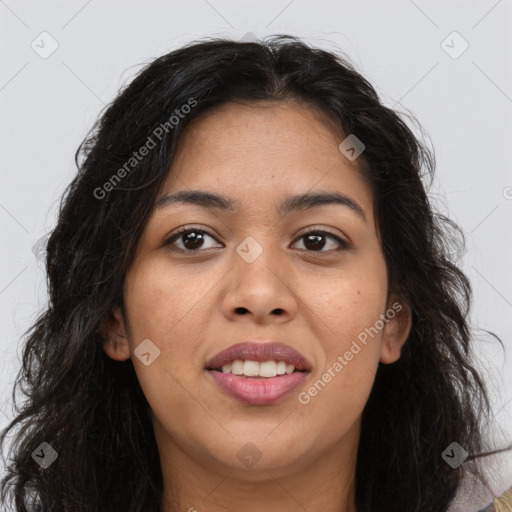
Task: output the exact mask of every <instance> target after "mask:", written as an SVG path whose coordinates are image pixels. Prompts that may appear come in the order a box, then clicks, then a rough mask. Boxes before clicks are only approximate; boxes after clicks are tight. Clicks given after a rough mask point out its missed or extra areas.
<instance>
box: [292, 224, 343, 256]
mask: <svg viewBox="0 0 512 512" xmlns="http://www.w3.org/2000/svg"><path fill="white" fill-rule="evenodd" d="M326 238H330V239H331V240H334V241H335V242H336V244H338V246H339V247H338V248H336V247H335V248H334V249H332V248H331V250H334V251H343V250H345V249H348V248H349V244H348V243H347V242H345V241H344V240H342V239H341V238H340V237H339V236H337V235H335V234H333V233H330V232H329V231H325V230H320V229H315V230H311V231H308V232H306V233H303V234H302V235H301V236H300V237H299V238H298V240H302V239H304V246H305V249H306V250H309V251H313V252H329V251H328V250H326V251H322V249H323V248H324V247H325V246H326V242H325V239H326ZM322 239H324V240H322Z"/></svg>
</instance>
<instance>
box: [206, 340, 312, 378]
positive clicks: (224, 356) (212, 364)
mask: <svg viewBox="0 0 512 512" xmlns="http://www.w3.org/2000/svg"><path fill="white" fill-rule="evenodd" d="M236 359H242V360H248V361H249V360H250V361H258V362H263V361H271V360H274V361H284V362H285V363H286V364H292V365H293V366H295V369H296V370H306V371H311V364H310V363H309V361H308V360H307V359H306V358H305V357H304V356H303V355H302V354H300V353H299V352H297V351H296V350H295V349H293V348H292V347H290V346H288V345H286V344H284V343H277V342H274V341H272V342H267V343H262V342H254V341H244V342H242V343H237V344H235V345H231V346H230V347H228V348H227V349H225V350H223V351H222V352H219V353H218V354H217V355H216V356H214V357H213V358H212V359H210V360H209V361H208V362H207V363H206V368H207V369H209V370H215V369H217V368H220V367H222V366H223V365H225V364H228V363H232V362H233V361H235V360H236Z"/></svg>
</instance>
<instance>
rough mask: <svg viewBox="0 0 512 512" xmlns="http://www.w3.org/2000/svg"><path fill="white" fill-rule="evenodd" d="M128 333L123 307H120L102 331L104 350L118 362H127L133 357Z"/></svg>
mask: <svg viewBox="0 0 512 512" xmlns="http://www.w3.org/2000/svg"><path fill="white" fill-rule="evenodd" d="M126 332H127V330H126V325H125V320H124V315H123V312H122V309H121V307H120V306H118V307H117V308H116V309H115V310H114V311H113V312H112V314H111V316H110V318H108V319H107V321H106V322H105V324H104V325H103V326H102V329H101V334H102V336H103V350H104V351H105V353H106V354H107V355H108V356H109V357H111V358H112V359H115V360H116V361H126V360H127V359H129V358H130V356H131V351H130V345H129V344H128V336H127V334H126Z"/></svg>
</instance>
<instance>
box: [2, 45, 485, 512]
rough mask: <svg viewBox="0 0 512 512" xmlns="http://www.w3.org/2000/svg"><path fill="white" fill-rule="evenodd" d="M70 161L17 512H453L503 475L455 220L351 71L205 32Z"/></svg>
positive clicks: (421, 152)
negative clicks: (456, 255) (30, 510)
mask: <svg viewBox="0 0 512 512" xmlns="http://www.w3.org/2000/svg"><path fill="white" fill-rule="evenodd" d="M76 160H77V166H78V168H79V173H78V175H77V177H76V178H75V179H74V181H73V182H72V183H71V185H70V186H69V188H68V190H67V193H66V194H65V197H64V199H63V202H62V206H61V211H60V216H59V219H58V223H57V226H56V228H55V229H54V231H53V232H52V234H51V236H50V238H49V241H48V247H47V271H48V278H49V305H48V309H47V310H46V311H45V312H44V313H43V314H42V316H41V317H40V318H39V319H38V321H37V323H36V324H35V325H34V326H33V329H32V330H31V332H30V335H29V337H28V340H27V344H26V347H25V351H24V358H23V369H22V372H21V373H20V376H19V382H20V384H21V383H23V384H24V386H25V389H26V393H27V396H28V398H29V401H28V402H27V404H26V405H25V406H24V408H23V410H22V411H21V412H20V414H19V416H18V417H17V418H15V419H14V420H13V422H12V423H11V424H10V425H9V426H8V428H7V429H6V431H4V436H5V434H6V433H7V431H9V430H10V429H11V428H13V427H14V426H15V425H20V426H21V425H23V430H21V431H20V433H19V434H18V436H17V437H16V440H15V443H14V444H13V446H14V448H13V452H14V457H13V462H12V464H11V465H10V467H9V472H8V474H7V476H6V477H5V478H4V481H3V483H4V486H5V487H4V498H5V497H6V494H7V493H6V491H7V489H10V488H12V494H13V496H14V502H15V504H16V507H17V509H18V510H20V511H22V512H25V511H26V510H27V507H28V506H29V504H31V503H36V502H39V503H40V505H41V507H42V510H59V511H68V510H73V511H120V510H123V511H127V512H128V511H133V512H135V511H140V512H142V511H144V512H149V511H155V512H156V511H159V512H160V511H162V512H163V511H165V512H171V511H172V512H174V511H178V510H183V511H185V510H188V511H189V512H192V511H194V510H197V511H206V510H207V511H214V512H215V511H220V510H239V509H241V508H242V507H244V509H246V510H250V511H254V512H259V511H263V510H265V511H270V512H272V511H278V510H279V511H280V512H287V511H295V510H310V511H317V510H329V511H337V512H338V511H344V512H353V511H358V512H370V511H371V512H375V511H385V512H387V511H401V512H403V511H408V512H414V511H416V512H420V511H421V512H427V511H445V510H447V509H448V507H449V506H450V504H451V503H452V502H453V499H454V497H455V495H456V492H457V490H458V489H459V487H460V485H461V482H462V481H463V478H464V476H465V475H468V474H472V475H476V476H478V477H479V478H483V476H482V475H480V473H479V469H478V466H477V457H478V455H479V454H481V453H482V451H483V449H484V446H483V440H482V433H481V423H483V420H485V418H486V417H487V414H488V412H489V408H488V407H489V404H488V400H487V395H486V391H485V387H484V384H483V382H482V380H481V377H480V376H479V374H478V372H477V371H476V369H475V367H474V366H473V362H472V358H471V350H470V348H471V347H470V332H469V328H468V323H467V319H466V316H467V312H468V308H469V301H470V284H469V282H468V280H467V278H466V277H465V275H464V274H463V273H462V272H461V271H460V270H459V268H458V267H457V266H456V265H455V264H453V263H452V262H451V261H450V258H449V254H450V251H451V249H452V248H451V247H450V245H449V243H448V241H449V240H451V239H452V238H453V235H454V234H457V233H458V231H457V227H456V226H455V225H454V224H453V223H451V222H450V221H449V220H448V219H446V218H444V217H442V216H440V215H436V214H435V213H434V212H433V211H432V209H431V206H430V204H429V201H428V198H427V195H426V192H425V184H424V183H423V182H422V177H423V176H424V175H427V177H429V176H428V175H431V174H432V173H433V169H434V158H433V156H432V154H431V153H430V152H429V151H428V150H427V149H426V148H425V147H424V146H423V145H422V144H421V143H420V142H419V141H418V140H417V139H416V138H415V137H414V135H413V134H412V132H411V131H410V129H409V128H408V127H407V126H406V125H405V123H404V122H403V121H402V120H401V119H400V118H399V117H398V116H397V114H396V113H395V112H393V111H392V110H390V109H389V108H386V107H385V106H383V105H382V104H381V103H380V101H379V99H378V97H377V94H376V92H375V91H374V89H373V88H372V86H371V85H370V84H369V83H368V82H367V81H366V80H365V79H364V78H363V77H361V76H360V75H359V74H358V73H357V72H356V71H355V70H354V69H353V68H352V66H351V65H350V64H349V63H348V62H347V61H345V60H343V59H342V58H340V57H337V56H335V55H333V54H330V53H328V52H326V51H323V50H319V49H314V48H311V47H308V46H307V45H305V44H304V43H302V42H301V41H299V40H298V39H296V38H291V37H286V36H279V37H274V38H271V39H269V40H267V41H266V42H264V43H263V42H262V43H261V44H259V43H254V42H251V43H238V42H233V41H227V40H209V41H203V42H196V43H193V44H190V45H188V46H186V47H184V48H181V49H179V50H176V51H174V52H171V53H169V54H168V55H164V56H163V57H161V58H159V59H156V60H155V61H154V62H153V63H152V64H151V65H149V66H148V67H146V68H145V69H144V70H143V71H142V72H141V73H140V74H139V75H138V76H137V77H136V78H135V79H134V80H133V82H132V83H131V84H130V85H129V86H128V87H127V88H125V89H124V90H123V91H122V92H121V93H120V94H119V96H118V97H117V98H116V99H115V101H114V102H113V103H112V104H111V105H110V106H109V107H108V108H107V110H106V111H105V112H104V113H103V115H102V117H101V119H100V120H99V121H98V123H97V124H96V126H95V127H94V129H93V131H92V133H91V134H90V136H89V137H88V138H87V139H86V140H85V141H84V143H83V144H82V146H81V148H80V149H79V151H78V152H77V158H76ZM430 177H431V176H430ZM454 230H455V231H454ZM450 236H451V237H452V238H450ZM32 498H34V499H32Z"/></svg>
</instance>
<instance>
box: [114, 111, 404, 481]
mask: <svg viewBox="0 0 512 512" xmlns="http://www.w3.org/2000/svg"><path fill="white" fill-rule="evenodd" d="M344 138H345V137H344V136H343V135H342V134H340V133H338V132H337V131H336V130H335V129H334V128H333V127H332V126H330V125H329V124H328V123H327V122H326V120H325V119H323V118H322V117H321V116H320V114H319V113H318V112H316V111H315V110H313V109H312V107H308V106H305V105H303V104H300V103H295V102H286V103H264V104H263V103H262V104H260V105H258V106H256V105H252V106H247V105H245V106H244V105H239V104H228V105H224V106H222V107H219V108H217V109H216V110H215V111H213V112H211V113H209V114H208V115H206V116H205V117H202V118H199V119H196V120H195V121H194V122H193V123H192V124H190V125H189V126H188V127H187V130H186V131H185V133H184V136H183V138H182V139H181V143H180V146H179V150H178V153H177V155H176V158H175V160H174V162H173V164H172V167H171V169H170V172H169V175H168V178H167V181H166V183H165V186H164V187H163V188H162V189H161V191H160V194H159V204H158V206H156V207H155V210H154V213H153V214H152V216H151V217H150V219H149V221H148V223H147V226H146V228H145V231H144V232H143V235H142V237H141V239H140V241H139V244H138V249H137V256H136V258H135V260H134V262H133V264H132V266H131V268H130V270H129V272H128V274H127V276H126V281H125V288H124V300H125V304H124V311H123V312H121V310H120V309H117V310H116V311H115V314H114V318H115V325H114V327H113V328H112V330H111V334H110V337H109V339H108V340H107V341H106V342H105V345H104V349H105V351H106V352H107V354H108V355H109V356H110V357H112V358H114V359H118V360H124V359H127V358H129V357H131V359H132V361H133V364H134V367H135V371H136V373H137V376H138V379H139V381H140V384H141V387H142V389H143V391H144V393H145V396H146V398H147V400H148V402H149V404H150V406H151V409H152V414H153V421H154V426H155V433H156V435H157V441H158V444H159V449H160V450H161V451H162V450H163V449H164V447H165V450H167V451H169V452H173V451H174V453H180V454H181V455H180V456H181V457H187V458H189V459H190V460H195V461H197V462H198V463H201V465H202V466H203V467H211V468H216V469H219V468H223V469H227V470H230V471H238V472H240V473H241V474H245V475H247V478H258V475H261V474H263V473H264V472H267V471H273V473H272V474H273V475H278V474H286V473H287V472H289V471H291V470H292V468H293V469H294V470H295V469H297V468H301V467H306V466H307V465H308V464H311V463H312V461H316V460H318V459H319V458H321V457H324V456H325V454H328V453H331V454H340V453H343V452H344V453H352V454H354V453H355V451H354V450H355V447H356V446H357V442H358V434H359V420H360V416H361V414H362V411H363V408H364V406H365V403H366V401H367V399H368V396H369V393H370V390H371V388H372V385H373V382H374V376H375V373H376V370H377V366H378V363H379V361H382V362H383V363H392V362H394V361H396V360H397V359H398V357H399V355H400V348H401V346H402V344H403V342H404V341H405V339H406V337H407V335H408V332H409V328H410V322H409V320H408V319H407V318H406V319H405V320H404V311H405V309H406V308H405V306H403V305H402V304H400V303H398V302H397V298H396V297H394V296H393V295H390V296H389V297H388V278H387V270H386V265H385V260H384V256H383V253H382V249H381V244H380V240H379V234H378V232H377V229H376V224H375V218H374V211H373V197H372V192H371V189H370V187H369V185H368V184H367V182H366V181H365V179H364V178H363V177H362V176H361V175H360V174H359V172H358V170H357V167H356V164H357V159H356V160H355V161H352V162H351V161H350V160H348V159H347V158H346V157H345V155H344V154H343V153H342V152H341V151H340V150H339V149H338V146H339V144H340V143H341V142H342V141H343V139H344ZM181 191H185V192H190V191H202V192H208V193H209V194H215V195H218V196H222V197H224V198H226V200H229V201H231V202H232V208H224V207H221V206H220V205H219V204H217V203H216V202H212V201H210V203H209V204H208V205H206V206H205V205H204V204H203V205H201V204H199V201H195V202H194V203H188V202H186V201H184V202H176V201H173V200H172V199H171V198H170V196H171V195H173V194H176V193H177V192H181ZM319 193H327V194H338V197H339V198H341V199H340V200H339V201H337V202H317V203H311V202H307V201H303V202H302V207H301V208H298V209H297V208H293V207H289V208H287V209H284V208H283V207H282V206H283V204H286V203H285V201H286V200H289V198H291V197H293V196H298V195H302V194H319ZM288 206H290V203H288ZM291 206H293V204H291ZM285 210H286V211H285ZM180 228H184V229H187V230H190V231H188V232H186V233H178V234H177V230H178V229H180ZM400 310H401V311H400ZM384 315H386V316H384ZM383 319H385V320H383ZM144 340H146V341H144ZM148 340H149V341H148ZM245 341H253V342H255V344H256V345H259V348H261V345H262V344H268V343H270V342H278V343H280V344H284V345H286V348H285V349H283V347H280V348H278V349H276V350H274V351H272V347H271V345H268V347H271V348H270V351H269V352H268V353H265V354H264V356H265V357H260V359H261V360H265V361H268V360H273V361H276V360H277V361H279V360H286V361H285V362H287V364H290V362H293V361H295V362H296V363H297V364H296V365H297V367H300V364H299V363H298V359H293V357H294V355H296V354H295V353H293V354H294V355H293V354H292V352H290V350H291V351H295V352H297V353H298V354H299V355H300V356H302V358H303V359H304V360H305V362H306V368H307V369H308V370H309V371H302V372H298V371H294V372H293V373H290V374H286V373H285V375H280V376H276V377H258V376H254V377H252V378H251V377H244V376H237V375H233V374H230V375H228V376H227V377H226V375H225V374H222V372H218V371H216V370H215V369H213V368H208V362H209V361H211V360H212V358H214V357H215V356H216V355H217V354H219V353H220V352H222V351H224V350H225V349H227V348H229V347H231V346H232V345H235V344H239V343H242V342H245ZM243 348H244V347H242V349H243ZM257 348H258V347H256V349H257ZM274 348H275V347H274ZM245 350H246V351H247V350H248V349H247V347H246V348H245ZM242 351H243V350H242ZM255 353H259V352H258V350H256V352H245V354H246V357H245V359H246V360H251V357H252V359H255V358H257V356H256V355H255ZM259 355H260V356H261V353H259ZM236 357H237V358H239V359H240V357H242V359H240V360H242V361H243V360H244V358H243V356H240V354H238V355H237V356H236ZM256 363H258V361H256ZM265 364H266V366H265V368H266V370H264V371H267V370H268V371H269V372H270V373H272V372H273V371H276V369H278V368H279V367H281V368H282V365H279V364H275V365H273V363H268V364H267V363H265ZM235 365H240V363H235ZM241 366H242V368H244V369H245V370H246V371H247V372H249V373H250V371H251V368H254V364H253V363H249V364H248V365H245V363H242V364H241ZM263 366H264V365H261V362H260V366H256V368H257V369H259V370H261V371H263V370H262V367H263ZM237 368H239V366H237ZM231 369H232V370H233V371H234V368H233V365H232V366H231ZM303 369H304V368H303ZM225 370H228V367H226V368H225ZM237 371H238V370H237ZM264 371H263V372H264ZM214 372H215V373H214ZM262 381H265V383H263V382H262ZM248 443H252V445H249V444H248ZM247 455H249V456H255V459H254V460H256V459H258V457H260V458H259V460H257V462H256V463H250V464H253V465H252V466H250V464H249V463H248V460H249V459H248V458H247V457H246V456H247ZM249 475H250V476H249Z"/></svg>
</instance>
